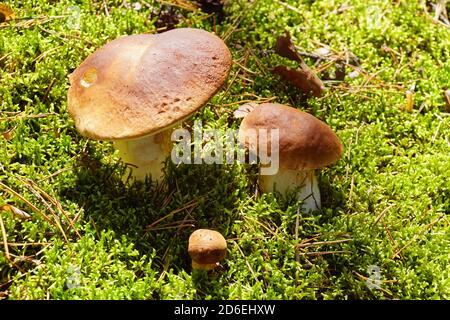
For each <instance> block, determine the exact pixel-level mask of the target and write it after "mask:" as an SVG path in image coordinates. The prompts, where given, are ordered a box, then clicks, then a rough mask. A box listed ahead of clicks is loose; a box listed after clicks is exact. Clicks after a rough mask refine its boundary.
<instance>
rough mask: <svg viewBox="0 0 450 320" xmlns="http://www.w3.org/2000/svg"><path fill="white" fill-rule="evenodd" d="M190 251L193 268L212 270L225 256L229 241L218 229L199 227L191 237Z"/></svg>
mask: <svg viewBox="0 0 450 320" xmlns="http://www.w3.org/2000/svg"><path fill="white" fill-rule="evenodd" d="M188 253H189V255H190V257H191V258H192V269H194V270H212V269H214V268H216V267H217V266H219V261H220V260H222V259H223V258H225V255H226V253H227V242H226V241H225V238H224V237H223V236H222V235H221V234H220V233H219V232H217V231H214V230H209V229H198V230H196V231H194V232H193V233H192V234H191V236H190V237H189V246H188Z"/></svg>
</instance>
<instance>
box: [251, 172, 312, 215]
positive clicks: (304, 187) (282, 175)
mask: <svg viewBox="0 0 450 320" xmlns="http://www.w3.org/2000/svg"><path fill="white" fill-rule="evenodd" d="M259 183H260V187H261V191H262V192H274V191H278V192H280V193H281V194H283V195H285V194H286V193H288V192H289V191H293V190H295V189H296V188H297V191H296V192H297V196H298V200H301V201H302V202H303V204H302V209H303V210H304V211H305V212H311V211H315V210H319V209H320V206H321V202H320V190H319V185H318V182H317V178H316V175H315V173H314V170H290V169H283V168H279V169H278V172H277V173H276V174H274V175H261V174H260V176H259Z"/></svg>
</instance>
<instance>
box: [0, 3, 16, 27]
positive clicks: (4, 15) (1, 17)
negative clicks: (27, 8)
mask: <svg viewBox="0 0 450 320" xmlns="http://www.w3.org/2000/svg"><path fill="white" fill-rule="evenodd" d="M12 18H14V11H12V9H11V8H10V7H8V6H7V5H6V4H1V3H0V23H2V22H5V21H7V20H10V19H12Z"/></svg>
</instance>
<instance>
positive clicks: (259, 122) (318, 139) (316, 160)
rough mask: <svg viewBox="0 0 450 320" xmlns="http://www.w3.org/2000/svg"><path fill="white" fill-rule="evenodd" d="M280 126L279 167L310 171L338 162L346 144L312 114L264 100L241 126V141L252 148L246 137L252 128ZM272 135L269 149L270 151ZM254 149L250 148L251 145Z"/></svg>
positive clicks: (246, 117) (247, 116)
mask: <svg viewBox="0 0 450 320" xmlns="http://www.w3.org/2000/svg"><path fill="white" fill-rule="evenodd" d="M275 128H278V129H279V160H280V168H285V169H291V170H311V169H319V168H322V167H325V166H327V165H329V164H331V163H333V162H335V161H337V160H338V159H339V158H340V157H341V155H342V150H343V146H342V143H341V141H340V140H339V138H338V137H337V135H336V134H335V133H334V132H333V130H332V129H331V128H330V127H329V126H328V125H327V124H325V123H324V122H322V121H320V120H319V119H317V118H316V117H314V116H313V115H311V114H309V113H306V112H303V111H300V110H297V109H295V108H291V107H288V106H285V105H282V104H278V103H263V104H261V105H259V106H258V107H256V108H255V109H254V110H253V111H251V112H250V113H249V114H247V115H246V116H245V118H244V120H243V121H242V123H241V126H240V129H239V141H240V143H242V144H244V145H245V146H246V147H247V148H249V143H248V141H247V140H246V139H245V137H246V136H247V135H248V130H249V129H256V130H258V129H267V130H268V133H269V132H270V130H269V129H275ZM270 144H271V141H270V134H268V145H269V147H268V150H269V151H270ZM250 150H251V148H250Z"/></svg>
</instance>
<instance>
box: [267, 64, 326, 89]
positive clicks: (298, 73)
mask: <svg viewBox="0 0 450 320" xmlns="http://www.w3.org/2000/svg"><path fill="white" fill-rule="evenodd" d="M272 72H273V73H276V74H278V75H280V76H281V77H282V78H283V79H284V80H286V81H288V82H289V83H291V84H292V85H293V86H294V87H296V88H298V89H299V90H300V91H301V92H303V93H305V94H311V93H312V95H313V96H315V97H320V96H321V95H322V92H323V90H324V89H325V87H324V85H323V83H322V81H321V80H320V79H319V78H318V77H317V75H316V74H315V73H314V72H313V71H312V70H310V69H309V68H308V69H305V68H304V67H303V68H300V69H291V68H288V67H286V66H277V67H275V68H274V69H273V70H272Z"/></svg>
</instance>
